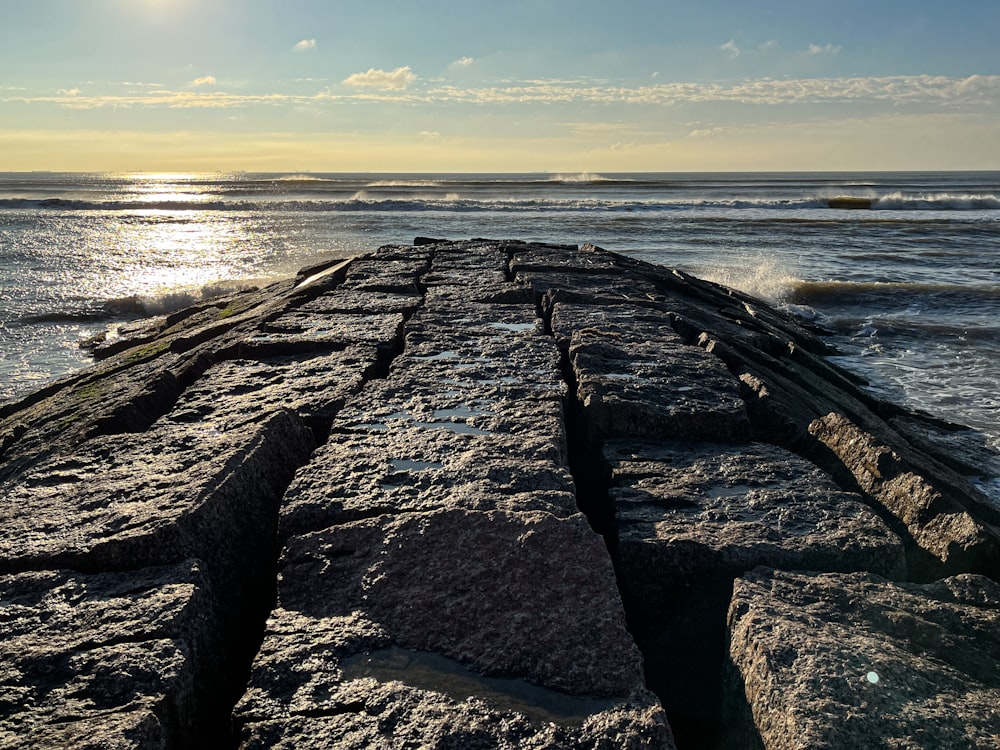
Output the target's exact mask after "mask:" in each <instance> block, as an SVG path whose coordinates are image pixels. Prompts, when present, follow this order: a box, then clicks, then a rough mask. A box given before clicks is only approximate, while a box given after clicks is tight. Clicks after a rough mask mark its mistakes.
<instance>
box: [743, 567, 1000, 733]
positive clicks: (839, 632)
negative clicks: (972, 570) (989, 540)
mask: <svg viewBox="0 0 1000 750" xmlns="http://www.w3.org/2000/svg"><path fill="white" fill-rule="evenodd" d="M729 630H730V634H731V645H730V649H731V656H732V660H733V662H734V664H735V667H736V670H737V671H738V674H739V675H740V677H741V681H742V682H743V685H739V686H736V687H735V690H736V694H735V695H734V696H733V703H734V704H738V703H739V702H741V701H742V702H745V703H746V704H747V705H748V706H749V709H750V716H751V717H752V722H753V723H752V725H750V726H744V735H743V736H753V735H755V734H757V735H759V738H760V740H762V743H763V746H764V747H765V748H767V750H777V749H778V748H800V747H914V748H915V747H968V748H980V747H994V746H996V743H997V740H998V738H1000V708H998V707H1000V677H998V676H1000V639H998V638H997V633H998V632H1000V587H998V585H997V584H996V583H995V582H994V581H991V580H989V579H986V578H982V577H980V576H975V575H960V576H956V577H953V578H948V579H945V580H942V581H938V582H936V583H932V584H926V585H919V584H908V583H892V582H890V581H887V580H885V579H882V578H880V577H878V576H875V575H871V574H865V573H853V574H825V575H810V574H804V573H790V572H779V571H768V570H764V569H761V570H758V571H755V572H753V573H750V574H748V575H746V576H745V577H743V578H742V579H740V580H738V581H737V582H736V586H735V589H734V593H733V601H732V606H731V608H730V611H729Z"/></svg>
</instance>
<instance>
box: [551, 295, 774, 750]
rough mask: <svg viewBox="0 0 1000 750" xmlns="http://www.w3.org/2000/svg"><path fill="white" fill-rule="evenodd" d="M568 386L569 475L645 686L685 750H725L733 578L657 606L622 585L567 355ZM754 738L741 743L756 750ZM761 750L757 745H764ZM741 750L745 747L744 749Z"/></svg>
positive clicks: (593, 449) (603, 474)
mask: <svg viewBox="0 0 1000 750" xmlns="http://www.w3.org/2000/svg"><path fill="white" fill-rule="evenodd" d="M537 307H538V311H539V312H538V314H539V316H540V317H541V318H542V320H543V321H544V325H545V333H546V334H547V335H549V336H554V332H553V329H552V318H551V313H552V310H551V309H549V307H548V306H545V305H543V304H542V301H541V300H539V303H538V306H537ZM561 368H562V375H563V379H564V381H565V382H566V385H567V390H568V393H567V398H566V412H565V419H566V423H565V424H566V436H567V445H568V452H569V468H570V473H571V475H572V477H573V481H574V484H575V486H576V493H577V505H578V508H579V510H580V511H581V512H582V513H584V514H585V515H586V516H587V519H588V521H589V522H590V525H591V527H592V528H593V529H594V531H595V532H597V533H598V534H600V535H601V536H602V537H603V539H604V541H605V544H606V546H607V548H608V552H609V554H610V555H611V559H612V562H613V563H614V567H615V575H616V576H617V578H618V590H619V592H620V594H621V596H622V604H623V606H624V610H625V616H626V621H627V624H628V628H629V631H630V632H631V633H632V636H633V638H635V641H636V644H637V645H638V647H639V649H640V651H641V652H642V655H643V660H644V673H645V680H646V684H647V686H648V687H649V689H650V690H652V691H653V693H655V694H656V695H657V697H658V698H659V699H660V702H661V703H662V705H663V707H664V711H665V713H666V715H667V719H668V721H669V722H670V726H671V729H672V730H673V733H674V739H675V742H676V745H677V747H678V748H679V750H725V749H727V748H729V747H736V746H737V745H731V744H729V742H730V740H731V739H732V738H731V737H728V736H726V735H725V733H724V726H723V716H724V714H725V713H727V712H730V711H738V710H740V707H738V706H737V707H735V708H732V707H730V708H729V709H724V707H723V697H724V692H723V686H724V680H725V679H726V666H727V661H728V638H727V633H728V631H727V621H726V617H727V612H728V608H729V602H730V599H731V595H732V588H733V581H734V577H733V575H731V574H725V573H722V574H720V575H718V576H715V577H712V578H711V580H701V579H699V580H698V581H693V580H692V581H688V582H686V584H685V585H683V586H677V587H676V588H675V590H672V591H670V592H667V593H665V594H664V596H663V597H660V598H659V599H658V600H657V601H656V602H649V601H644V600H642V599H640V598H638V597H634V596H630V594H629V590H630V588H631V587H630V586H629V585H628V584H627V583H626V582H625V581H623V580H622V570H621V567H620V566H619V552H618V521H617V516H616V510H615V505H614V501H613V498H612V496H611V488H612V475H611V469H610V466H608V464H607V462H606V460H605V458H604V456H603V446H604V440H603V438H602V437H601V436H600V435H597V434H595V432H594V430H593V429H592V427H591V425H590V424H589V423H588V420H587V418H586V416H585V414H584V409H583V405H582V404H581V403H580V401H579V398H578V389H577V386H578V383H577V378H576V375H575V371H574V368H573V363H572V361H571V358H570V354H569V351H568V349H563V350H562V351H561ZM752 739H753V738H742V740H741V741H743V740H745V741H746V742H747V743H748V744H746V745H745V746H746V747H747V748H751V749H752V748H755V747H757V746H758V745H755V744H753V742H752ZM758 743H759V740H758ZM738 746H740V747H742V746H743V745H738Z"/></svg>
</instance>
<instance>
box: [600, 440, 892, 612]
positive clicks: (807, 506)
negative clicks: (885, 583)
mask: <svg viewBox="0 0 1000 750" xmlns="http://www.w3.org/2000/svg"><path fill="white" fill-rule="evenodd" d="M605 457H606V459H607V460H608V462H609V464H610V466H611V471H612V487H611V497H612V499H613V500H614V502H615V508H616V512H617V517H618V557H619V560H620V566H619V567H620V569H621V571H622V572H623V573H624V575H623V580H624V581H625V583H626V585H627V586H629V587H630V588H632V587H634V589H633V590H634V595H635V596H637V597H643V598H647V597H649V598H653V599H655V598H656V596H657V592H658V591H659V592H664V591H669V590H670V589H671V588H677V587H681V586H688V585H692V584H694V585H696V584H697V582H698V581H699V579H702V578H704V577H706V576H722V577H726V576H728V577H735V576H738V575H740V574H742V573H744V572H746V571H748V570H751V569H753V568H755V567H757V566H758V565H768V566H772V567H780V568H784V569H792V570H826V571H836V570H845V571H849V570H865V571H872V572H877V573H881V574H883V575H888V576H901V575H902V574H903V573H904V571H905V565H904V557H903V547H902V544H901V543H900V540H899V538H898V537H896V535H895V534H893V533H892V532H891V531H890V530H889V529H888V527H886V525H885V524H884V523H883V522H882V521H881V520H880V519H879V518H878V516H876V515H875V514H874V513H873V512H871V511H870V510H869V509H868V508H867V507H866V506H865V505H864V504H863V503H862V502H861V498H860V497H859V496H858V495H855V494H853V493H847V492H843V491H841V490H840V489H839V488H838V487H837V486H836V485H835V484H833V482H832V480H831V479H830V478H829V477H828V476H826V475H825V474H823V472H821V471H819V470H818V469H817V468H816V467H815V466H814V465H812V464H810V463H809V462H808V461H805V460H804V459H802V458H800V457H798V456H796V455H794V454H792V453H789V452H788V451H785V450H783V449H781V448H777V447H775V446H769V445H763V444H760V443H753V444H750V445H745V446H738V447H737V446H727V445H713V444H706V443H702V444H695V445H691V444H686V443H678V442H673V443H653V444H650V443H632V442H615V443H610V444H609V445H608V446H607V447H606V448H605Z"/></svg>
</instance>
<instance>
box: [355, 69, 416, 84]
mask: <svg viewBox="0 0 1000 750" xmlns="http://www.w3.org/2000/svg"><path fill="white" fill-rule="evenodd" d="M415 80H417V76H416V75H414V73H413V71H412V70H410V66H409V65H406V66H404V67H401V68H396V69H395V70H390V71H385V70H381V69H376V68H369V69H368V71H367V72H365V73H354V74H353V75H350V76H348V77H347V78H345V79H344V83H345V84H346V85H348V86H354V87H362V88H374V89H397V90H401V89H406V88H409V87H410V85H411V84H412V83H413V82H414V81H415Z"/></svg>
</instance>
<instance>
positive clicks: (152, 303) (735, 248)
mask: <svg viewBox="0 0 1000 750" xmlns="http://www.w3.org/2000/svg"><path fill="white" fill-rule="evenodd" d="M843 198H849V199H851V200H849V201H843V200H838V199H843ZM845 205H846V206H850V208H842V207H840V206H845ZM831 206H833V207H831ZM418 235H424V236H431V237H441V238H449V239H467V238H471V237H491V238H498V239H523V240H528V241H548V242H558V243H567V242H569V243H581V244H582V243H584V242H591V243H594V244H596V245H600V246H602V247H604V248H606V249H608V250H614V251H616V252H620V253H624V254H628V255H632V256H635V257H638V258H642V259H644V260H647V261H651V262H653V263H658V264H662V265H664V266H669V267H674V268H680V269H683V270H685V271H688V272H690V273H692V274H695V275H698V276H701V277H704V278H708V279H711V280H714V281H718V282H721V283H724V284H728V285H730V286H734V287H737V288H740V289H742V290H744V291H747V292H750V293H752V294H755V295H758V296H761V297H763V298H765V299H767V300H769V301H771V302H773V303H775V304H777V305H779V306H783V307H784V308H786V309H787V310H789V311H791V312H794V313H795V314H797V315H800V316H804V317H807V318H809V319H810V320H811V321H813V322H815V323H818V324H820V325H823V326H825V327H827V328H828V329H829V331H830V333H831V336H830V342H831V343H833V344H834V345H835V346H837V347H838V348H839V350H840V351H841V356H839V357H837V361H838V362H839V363H840V364H841V365H843V366H845V367H847V368H849V369H851V370H853V371H855V372H857V373H860V374H862V375H864V376H865V377H866V378H868V380H869V381H870V382H871V384H872V385H871V387H872V389H873V390H874V391H876V392H877V393H878V394H879V395H881V396H885V397H887V398H891V399H894V400H897V401H900V402H903V403H905V404H907V405H909V406H911V407H915V408H919V409H924V410H926V411H928V412H931V413H933V414H935V415H938V416H941V417H944V418H946V419H950V420H952V421H955V422H959V423H962V424H967V425H969V426H971V427H973V428H975V429H977V430H979V431H981V432H982V433H983V434H984V435H985V436H986V437H987V439H988V440H990V441H991V442H992V443H993V444H994V445H996V446H1000V393H998V390H1000V389H998V385H1000V378H998V376H997V367H998V364H1000V173H996V172H956V173H891V174H890V173H872V174H846V173H834V174H803V173H794V174H779V173H762V174H663V173H659V174H601V175H598V174H572V175H549V174H522V175H486V174H484V175H469V174H463V175H435V174H428V175H412V174H406V175H389V174H380V175H375V174H313V173H310V174H243V173H240V174H161V175H153V174H59V173H18V174H12V173H8V174H0V400H7V399H13V398H16V397H18V396H20V395H23V394H24V393H26V392H27V391H29V390H30V389H32V388H34V387H37V386H38V385H39V384H40V383H42V382H44V381H45V380H47V379H50V378H53V377H57V376H60V375H63V374H66V373H67V372H70V371H72V370H74V369H76V368H79V367H83V366H86V365H87V364H88V359H87V354H86V351H85V350H83V349H81V348H80V347H79V345H78V344H79V342H80V340H81V339H84V338H86V337H88V336H92V335H94V334H96V333H98V332H100V331H103V330H106V329H107V328H108V327H109V326H114V325H116V324H118V323H120V322H122V321H124V320H128V319H134V318H135V317H138V316H142V315H148V314H155V313H159V312H163V311H166V310H170V309H175V308H178V307H181V306H183V305H186V304H189V303H191V302H194V301H197V300H198V299H200V298H202V297H204V296H209V295H212V294H217V293H220V292H223V291H229V290H232V289H236V288H240V287H241V286H252V285H259V284H261V283H264V282H266V281H268V280H271V279H276V278H279V277H283V276H288V275H290V274H293V273H294V272H295V271H296V270H297V269H298V268H300V267H302V266H306V265H308V264H310V263H314V262H315V261H317V260H319V259H325V258H335V257H349V256H351V255H354V254H357V253H361V252H365V251H367V250H371V249H374V248H376V247H378V246H379V245H382V244H387V243H403V244H408V243H410V242H411V241H412V240H413V238H414V237H416V236H418Z"/></svg>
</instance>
